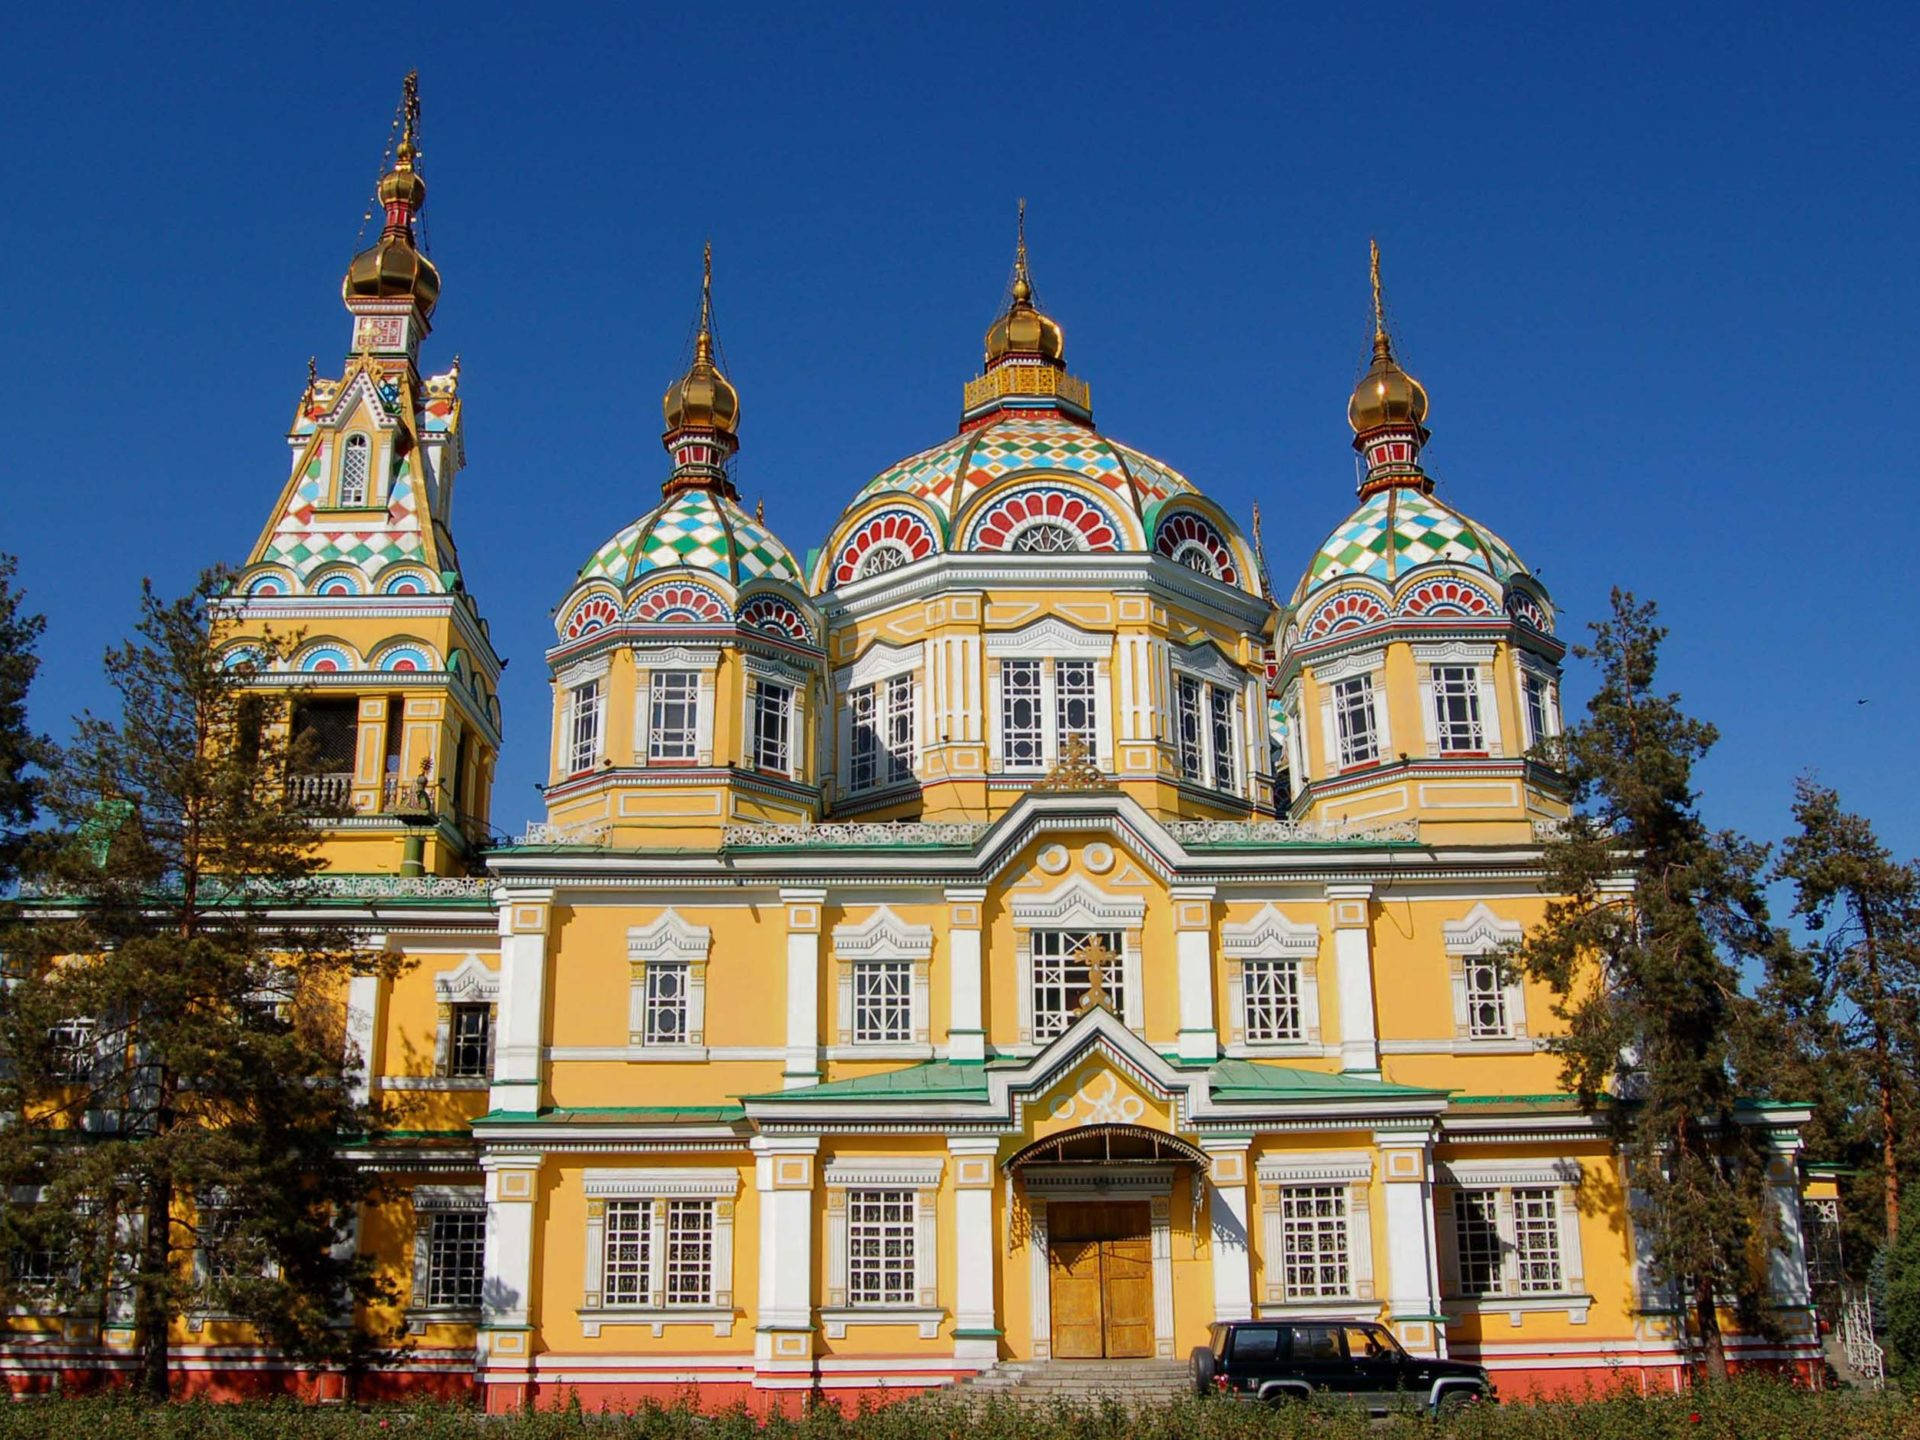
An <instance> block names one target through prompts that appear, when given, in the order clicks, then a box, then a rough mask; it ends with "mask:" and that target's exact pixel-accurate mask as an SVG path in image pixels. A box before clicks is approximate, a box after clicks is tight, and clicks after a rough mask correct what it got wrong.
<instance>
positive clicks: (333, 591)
mask: <svg viewBox="0 0 1920 1440" xmlns="http://www.w3.org/2000/svg"><path fill="white" fill-rule="evenodd" d="M313 593H314V594H316V595H358V594H359V593H360V587H359V586H358V585H356V584H355V583H354V582H353V579H352V577H351V576H348V575H343V574H340V573H338V572H336V573H334V574H332V575H326V576H322V577H321V579H320V580H319V581H317V582H316V583H315V584H314V587H313Z"/></svg>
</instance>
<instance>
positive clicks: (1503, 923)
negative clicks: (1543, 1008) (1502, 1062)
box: [1441, 903, 1527, 1046]
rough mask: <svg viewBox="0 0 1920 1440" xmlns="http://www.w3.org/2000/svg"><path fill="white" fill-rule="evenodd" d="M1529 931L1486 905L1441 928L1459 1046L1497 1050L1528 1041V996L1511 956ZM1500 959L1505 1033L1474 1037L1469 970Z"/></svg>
mask: <svg viewBox="0 0 1920 1440" xmlns="http://www.w3.org/2000/svg"><path fill="white" fill-rule="evenodd" d="M1526 933H1527V932H1526V927H1525V926H1524V925H1522V924H1521V923H1520V922H1519V921H1518V920H1502V919H1501V918H1500V917H1499V916H1497V915H1495V914H1494V913H1493V911H1491V910H1489V909H1488V908H1487V907H1486V905H1485V904H1484V903H1482V904H1478V905H1475V906H1474V907H1473V909H1471V910H1469V911H1468V912H1467V913H1466V915H1465V917H1464V918H1462V919H1459V920H1448V921H1446V922H1444V923H1443V924H1442V926H1441V934H1442V936H1443V943H1444V944H1445V947H1446V952H1447V971H1448V979H1449V981H1450V983H1451V986H1452V990H1453V1038H1454V1043H1455V1044H1456V1045H1457V1046H1459V1045H1489V1046H1498V1045H1502V1044H1505V1043H1507V1042H1511V1041H1515V1040H1525V1039H1526V1038H1527V995H1526V986H1525V985H1524V984H1523V983H1522V981H1521V978H1520V973H1519V971H1518V969H1517V968H1515V967H1514V965H1513V963H1512V958H1511V957H1512V952H1513V951H1514V950H1515V949H1517V948H1518V947H1519V945H1520V942H1521V941H1522V940H1523V939H1525V938H1526ZM1492 957H1499V958H1501V959H1502V960H1503V962H1504V967H1503V968H1504V969H1505V971H1506V974H1505V976H1504V977H1503V978H1504V980H1505V987H1504V988H1505V992H1506V997H1505V998H1506V1021H1507V1028H1506V1033H1505V1034H1503V1035H1499V1036H1486V1035H1475V1034H1474V1033H1473V1030H1474V1027H1473V1016H1472V1011H1471V1006H1470V1004H1469V995H1468V986H1467V970H1468V967H1469V965H1471V964H1472V963H1473V962H1474V961H1476V960H1477V961H1483V962H1484V961H1485V960H1487V959H1489V958H1492Z"/></svg>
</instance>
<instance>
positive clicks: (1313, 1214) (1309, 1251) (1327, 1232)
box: [1280, 1185, 1352, 1300]
mask: <svg viewBox="0 0 1920 1440" xmlns="http://www.w3.org/2000/svg"><path fill="white" fill-rule="evenodd" d="M1280 1249H1281V1265H1282V1268H1283V1272H1284V1275H1285V1285H1286V1295H1287V1298H1288V1299H1289V1300H1311V1299H1327V1298H1332V1297H1336V1296H1344V1295H1346V1294H1348V1293H1349V1291H1350V1289H1351V1283H1352V1282H1351V1279H1350V1271H1349V1267H1348V1263H1347V1189H1346V1187H1345V1186H1344V1185H1290V1186H1288V1187H1287V1188H1285V1189H1283V1190H1282V1191H1281V1192H1280Z"/></svg>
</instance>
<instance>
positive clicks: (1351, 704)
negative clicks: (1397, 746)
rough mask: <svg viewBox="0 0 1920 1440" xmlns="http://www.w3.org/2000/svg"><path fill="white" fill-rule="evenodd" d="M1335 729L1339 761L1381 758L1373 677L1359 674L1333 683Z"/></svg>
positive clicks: (1350, 762)
mask: <svg viewBox="0 0 1920 1440" xmlns="http://www.w3.org/2000/svg"><path fill="white" fill-rule="evenodd" d="M1333 721H1334V731H1335V734H1336V736H1337V738H1338V739H1339V742H1340V764H1341V766H1342V767H1345V766H1348V765H1368V764H1371V763H1372V762H1373V761H1375V760H1378V759H1379V758H1380V734H1379V731H1378V729H1377V728H1376V727H1375V725H1374V723H1373V677H1372V676H1370V675H1356V676H1353V677H1352V678H1351V679H1347V680H1338V681H1335V682H1334V686H1333Z"/></svg>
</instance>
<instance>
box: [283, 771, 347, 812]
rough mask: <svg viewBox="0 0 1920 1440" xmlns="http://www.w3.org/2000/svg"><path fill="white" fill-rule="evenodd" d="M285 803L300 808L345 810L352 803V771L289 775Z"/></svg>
mask: <svg viewBox="0 0 1920 1440" xmlns="http://www.w3.org/2000/svg"><path fill="white" fill-rule="evenodd" d="M287 803H288V804H290V805H292V806H294V807H295V808H296V809H300V810H346V809H347V808H348V807H349V806H350V805H351V804H352V803H353V772H352V771H351V770H338V771H331V772H327V773H323V774H314V775H289V776H288V777H287Z"/></svg>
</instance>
